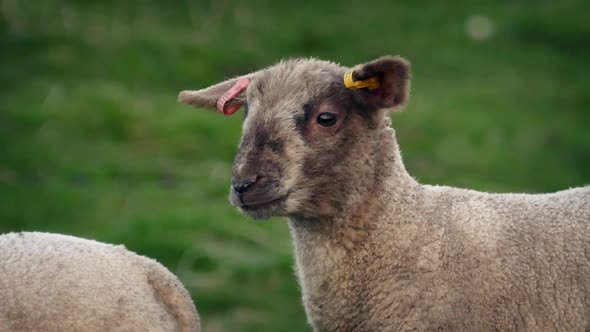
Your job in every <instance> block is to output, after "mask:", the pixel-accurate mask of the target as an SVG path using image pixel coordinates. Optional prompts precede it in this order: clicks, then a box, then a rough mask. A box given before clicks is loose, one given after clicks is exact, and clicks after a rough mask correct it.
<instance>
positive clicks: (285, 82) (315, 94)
mask: <svg viewBox="0 0 590 332" xmlns="http://www.w3.org/2000/svg"><path fill="white" fill-rule="evenodd" d="M345 71H346V68H345V67H342V66H340V65H338V64H336V63H333V62H329V61H323V60H318V59H313V58H311V59H290V60H284V61H281V62H279V63H278V64H276V65H274V66H271V67H269V68H266V69H265V70H263V71H261V72H260V73H259V75H257V76H256V78H255V79H254V81H253V82H252V83H253V84H252V86H251V87H250V88H249V89H248V101H249V102H250V101H252V102H254V103H256V104H259V105H262V106H273V105H277V104H281V103H305V102H308V101H309V100H313V99H315V98H319V97H321V96H323V95H325V94H326V93H327V92H328V91H330V89H333V88H334V85H335V84H338V83H341V82H340V80H342V74H343V73H344V72H345Z"/></svg>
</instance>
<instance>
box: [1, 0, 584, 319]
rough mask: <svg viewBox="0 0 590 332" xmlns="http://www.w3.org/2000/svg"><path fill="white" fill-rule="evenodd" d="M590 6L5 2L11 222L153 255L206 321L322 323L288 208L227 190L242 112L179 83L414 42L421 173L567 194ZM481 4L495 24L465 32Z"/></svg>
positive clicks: (574, 178)
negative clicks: (482, 33)
mask: <svg viewBox="0 0 590 332" xmlns="http://www.w3.org/2000/svg"><path fill="white" fill-rule="evenodd" d="M589 12H590V2H588V1H582V0H580V1H568V0H564V1H554V2H549V1H527V2H525V1H519V2H518V3H517V2H498V1H489V2H482V1H454V2H452V5H451V4H450V2H449V3H447V2H441V1H411V0H408V1H399V2H392V1H374V2H370V3H368V2H359V1H350V0H340V1H321V2H320V1H299V2H281V3H279V2H277V1H270V0H260V1H259V0H257V1H252V2H248V3H246V2H239V1H221V0H219V1H175V2H173V1H170V2H164V1H161V2H160V1H154V0H149V1H141V2H140V1H90V0H89V1H82V0H79V1H74V0H71V1H57V0H43V1H25V0H0V232H9V231H20V230H43V231H53V232H60V233H67V234H74V235H78V236H84V237H90V238H94V239H98V240H101V241H107V242H113V243H123V244H125V245H126V246H127V247H128V248H130V249H131V250H134V251H137V252H139V253H141V254H145V255H148V256H150V257H153V258H156V259H158V260H159V261H161V262H162V263H164V264H165V265H166V266H167V267H169V268H170V269H171V270H172V271H173V272H175V273H176V274H178V275H179V277H180V278H181V280H182V281H183V282H184V283H185V285H186V286H187V287H188V288H189V290H190V291H191V293H192V295H193V297H194V299H195V301H196V304H197V307H198V309H199V311H200V313H201V315H202V319H203V325H204V327H205V330H206V331H307V330H309V328H308V327H307V323H306V320H305V314H304V311H303V308H302V306H301V303H300V294H299V290H298V287H297V283H296V280H295V277H294V273H293V267H292V265H293V259H292V254H291V243H290V239H289V236H288V231H287V227H286V223H285V222H284V220H272V221H268V222H252V221H250V220H247V219H246V218H244V217H243V216H240V215H239V214H238V213H237V212H236V211H235V210H234V209H232V208H231V207H230V205H229V203H228V202H227V191H228V188H229V179H230V172H231V163H232V159H233V155H234V153H235V150H236V146H237V143H238V140H239V137H240V124H241V116H240V115H238V116H234V117H230V118H226V117H223V116H222V115H220V114H217V113H214V112H208V111H205V110H198V109H193V108H190V107H188V106H183V105H180V104H177V102H176V96H177V93H178V91H180V90H182V89H189V88H190V89H197V88H202V87H206V86H208V85H209V84H212V83H215V82H217V81H220V80H222V79H224V78H226V77H228V76H232V75H236V74H243V73H247V72H249V71H251V70H255V69H258V68H260V67H263V66H267V65H270V64H272V63H274V62H276V61H278V60H279V59H281V58H284V57H297V56H315V57H320V58H325V59H330V60H334V61H337V62H341V63H344V64H347V65H354V64H356V63H360V62H364V61H367V60H370V59H372V58H374V57H377V56H380V55H383V54H401V55H403V56H405V57H407V58H408V59H409V60H410V61H411V62H412V64H413V69H414V75H413V77H414V79H413V83H412V97H411V100H410V104H409V107H408V108H407V110H406V112H403V113H399V114H396V115H394V116H393V118H394V119H393V121H394V125H395V127H396V128H397V132H398V137H399V141H400V144H401V145H402V151H403V153H404V158H405V162H406V166H407V168H408V169H409V171H410V172H411V173H412V174H413V175H414V176H415V177H416V178H417V179H418V180H419V181H421V182H424V183H438V184H448V185H456V186H464V187H468V188H473V189H479V190H487V191H499V192H506V191H526V192H545V191H554V190H558V189H563V188H568V187H572V186H578V185H583V184H589V183H590V112H589V111H588V110H589V109H590V89H589V86H590V63H589V60H588V59H590V43H589V41H590V22H589V21H588V17H587V15H588V13H589ZM473 15H481V16H483V17H485V18H487V19H488V21H485V19H484V23H486V22H487V23H490V24H491V27H492V29H491V30H490V35H489V36H488V37H487V38H483V39H474V38H473V37H472V36H471V35H469V34H468V33H466V24H467V23H466V22H477V21H478V20H477V19H475V21H473V20H470V19H469V18H470V17H471V18H473ZM481 20H482V19H479V21H481ZM484 28H485V24H484ZM476 30H477V29H476Z"/></svg>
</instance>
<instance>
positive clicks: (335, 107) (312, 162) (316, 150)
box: [230, 61, 368, 218]
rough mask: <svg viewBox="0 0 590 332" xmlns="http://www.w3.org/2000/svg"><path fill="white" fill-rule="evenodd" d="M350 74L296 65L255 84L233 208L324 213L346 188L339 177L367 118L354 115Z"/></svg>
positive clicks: (257, 213)
mask: <svg viewBox="0 0 590 332" xmlns="http://www.w3.org/2000/svg"><path fill="white" fill-rule="evenodd" d="M344 71H345V69H344V68H340V67H339V66H336V65H333V64H330V63H327V62H319V61H289V62H283V63H280V64H278V65H276V66H274V67H272V68H269V69H267V70H265V71H263V72H261V73H259V74H258V75H257V76H256V77H254V78H253V79H252V83H251V84H250V87H249V88H248V90H247V93H246V97H247V101H246V102H247V107H246V108H247V111H246V116H245V118H244V123H243V135H242V140H241V143H240V147H239V151H238V154H237V156H236V159H235V163H234V170H233V178H232V184H231V188H230V201H231V203H232V204H233V205H234V206H236V207H238V208H240V209H241V210H242V211H243V212H245V213H246V214H248V215H250V216H252V217H254V218H267V217H271V216H278V215H296V214H306V215H308V214H309V212H312V211H313V212H314V213H319V212H320V210H321V209H325V208H326V207H324V205H325V204H323V203H322V202H326V203H327V202H331V201H332V199H331V198H330V197H329V194H330V193H329V191H334V190H338V188H337V187H338V186H345V185H346V183H336V182H335V180H337V177H340V176H337V175H342V174H335V173H336V170H337V169H339V168H340V169H342V167H341V166H342V165H344V164H346V163H347V160H346V159H347V158H349V157H350V156H348V154H347V151H349V149H347V147H346V145H347V144H351V143H350V141H351V140H353V139H354V137H355V136H356V135H357V134H358V133H359V132H361V131H362V128H363V127H366V126H368V123H367V120H368V119H365V118H363V117H362V116H360V115H359V114H357V113H355V112H354V111H355V110H356V107H355V106H356V105H355V102H354V101H353V96H352V92H351V91H350V90H347V89H345V88H344V84H343V83H342V74H343V73H344ZM327 189H330V190H327ZM334 196H337V195H334Z"/></svg>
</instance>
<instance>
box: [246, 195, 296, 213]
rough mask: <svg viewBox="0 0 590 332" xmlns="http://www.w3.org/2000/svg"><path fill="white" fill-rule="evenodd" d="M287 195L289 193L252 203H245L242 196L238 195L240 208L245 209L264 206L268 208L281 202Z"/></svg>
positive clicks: (256, 208)
mask: <svg viewBox="0 0 590 332" xmlns="http://www.w3.org/2000/svg"><path fill="white" fill-rule="evenodd" d="M288 196H289V194H286V195H283V196H279V197H276V198H272V199H269V200H266V201H260V202H253V203H249V202H248V203H246V202H244V200H243V197H240V202H241V203H242V206H241V207H240V208H241V209H243V210H245V211H256V210H261V209H264V208H269V207H272V206H276V205H279V204H281V203H283V202H284V201H286V200H287V197H288Z"/></svg>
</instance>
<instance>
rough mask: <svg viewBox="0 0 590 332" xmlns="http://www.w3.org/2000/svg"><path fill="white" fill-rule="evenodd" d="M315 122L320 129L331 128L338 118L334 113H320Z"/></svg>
mask: <svg viewBox="0 0 590 332" xmlns="http://www.w3.org/2000/svg"><path fill="white" fill-rule="evenodd" d="M316 121H317V123H318V124H319V125H320V126H322V127H332V126H333V125H335V124H336V122H338V116H337V115H336V114H334V113H327V112H326V113H320V115H318V118H317V120H316Z"/></svg>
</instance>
